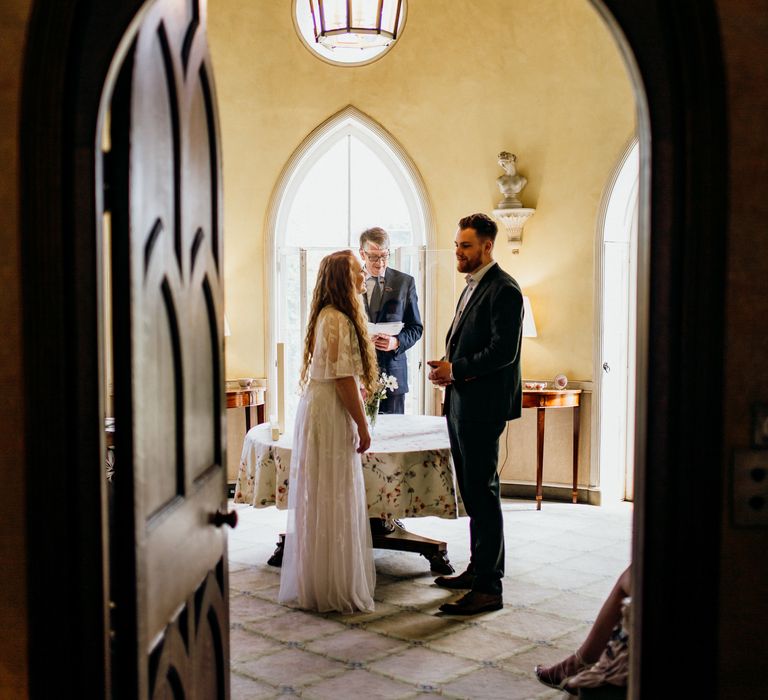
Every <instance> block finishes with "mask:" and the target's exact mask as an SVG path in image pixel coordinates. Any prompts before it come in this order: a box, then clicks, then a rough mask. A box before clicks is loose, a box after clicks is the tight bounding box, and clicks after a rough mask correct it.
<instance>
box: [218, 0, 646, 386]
mask: <svg viewBox="0 0 768 700" xmlns="http://www.w3.org/2000/svg"><path fill="white" fill-rule="evenodd" d="M291 8H292V3H291V2H289V0H281V1H280V2H253V0H210V2H209V7H208V13H209V32H210V43H211V51H212V55H213V62H214V69H215V76H216V86H217V92H218V97H219V106H220V117H221V134H222V140H223V164H224V207H225V208H224V223H225V236H224V241H225V279H226V308H227V315H228V317H229V321H230V324H231V326H232V333H233V334H232V336H231V337H230V338H228V339H227V376H228V377H230V378H233V377H238V376H263V375H265V373H266V358H267V347H266V342H267V338H266V336H267V321H266V316H265V314H266V313H267V309H268V301H267V296H268V294H269V290H267V289H265V286H264V284H265V276H266V270H265V265H266V250H265V240H266V232H265V230H264V229H265V219H266V212H267V208H268V205H269V201H270V196H271V193H272V190H273V188H274V186H275V183H276V181H277V179H278V177H279V174H280V171H281V169H282V168H283V165H284V164H285V162H286V161H287V160H288V158H289V157H290V156H291V154H292V152H293V151H294V149H296V147H297V146H298V145H299V144H300V143H301V141H302V140H303V139H304V138H305V137H306V136H307V134H308V133H309V132H310V131H312V129H314V128H315V127H316V126H317V125H318V124H320V123H322V122H323V121H325V120H326V119H327V118H328V117H330V116H331V115H333V114H335V113H336V112H338V111H339V110H340V109H342V108H344V107H345V106H346V105H348V104H352V105H354V106H355V107H357V108H358V109H360V110H362V111H363V112H365V113H366V114H368V115H369V116H371V117H372V118H373V119H375V120H377V121H378V122H379V123H380V124H382V126H384V128H386V129H387V130H388V131H389V132H390V133H391V134H392V135H393V136H394V137H395V138H396V139H397V140H398V141H399V142H400V143H401V144H402V145H403V146H404V147H405V149H406V150H407V151H408V153H409V154H410V156H411V158H412V159H413V161H414V162H415V164H416V166H417V168H418V169H419V171H420V172H421V175H422V176H423V178H424V181H425V183H426V187H427V190H428V192H429V196H430V198H431V202H432V205H433V215H434V220H435V224H436V229H437V246H438V247H439V248H445V249H452V248H453V236H454V233H455V230H456V222H457V221H458V219H459V218H460V217H461V216H464V215H466V214H468V213H471V212H474V211H486V212H489V211H490V210H491V209H492V208H493V207H494V205H495V203H496V202H497V201H498V200H499V199H500V193H499V191H498V189H497V187H496V183H495V180H496V177H498V175H500V174H501V170H500V169H499V167H498V165H497V163H496V154H497V153H498V152H499V151H501V150H505V149H506V150H511V151H512V152H514V153H516V154H517V155H518V165H519V170H520V172H521V173H522V174H523V175H525V176H526V177H527V178H528V180H529V183H528V186H527V188H526V189H525V190H524V192H523V194H522V199H523V204H524V205H525V206H532V207H535V208H536V210H537V211H536V214H535V215H534V217H533V218H532V219H531V220H530V221H529V222H528V224H527V225H526V229H525V237H524V243H523V247H522V251H521V253H520V254H519V255H512V253H511V251H510V250H509V248H508V247H507V245H506V244H505V242H504V239H503V237H502V234H501V233H500V235H499V240H498V242H497V249H496V258H497V260H498V261H499V262H500V263H501V265H502V267H504V268H505V269H506V270H508V271H509V272H510V273H511V274H512V275H513V276H514V277H516V278H517V280H518V281H519V282H520V284H521V285H522V286H523V289H524V290H525V291H526V293H527V294H528V295H529V296H530V297H531V300H532V303H533V307H534V313H535V317H536V323H537V325H538V330H539V337H538V338H536V339H528V340H526V341H525V345H524V353H523V373H524V376H526V377H541V378H548V379H549V378H551V377H553V376H554V375H555V374H556V373H557V372H565V373H566V374H567V375H568V376H569V377H570V378H572V379H580V380H590V379H592V349H593V348H592V346H593V329H592V324H593V315H594V314H593V305H594V304H593V284H594V265H593V257H594V231H595V219H596V215H597V208H598V204H599V200H600V197H601V194H602V191H603V188H604V186H605V184H606V180H607V178H608V175H609V173H610V171H611V169H612V168H613V166H614V165H615V163H616V161H617V159H618V157H619V156H620V154H621V152H622V150H623V148H624V146H625V144H626V143H627V141H628V140H629V138H630V137H631V135H632V133H633V131H634V101H633V96H632V91H631V86H630V82H629V79H628V77H627V75H626V72H625V69H624V66H623V64H622V61H621V58H620V56H619V54H618V51H617V49H616V47H615V45H614V42H613V39H612V38H611V37H610V35H609V33H608V31H607V29H606V28H605V27H604V25H603V24H602V21H601V19H600V18H599V17H598V16H597V14H596V13H595V11H594V10H593V9H592V7H591V5H590V4H589V2H588V1H587V0H540V1H539V2H535V3H531V2H523V1H522V0H496V1H491V0H488V1H486V2H482V3H473V2H450V3H447V2H440V1H439V0H416V1H412V2H410V3H409V10H408V19H407V24H406V27H405V31H404V32H403V34H402V38H401V39H400V40H399V42H398V43H397V44H396V45H395V47H394V48H393V49H392V50H391V51H390V52H389V53H388V54H387V55H385V56H384V57H383V58H382V59H380V60H379V61H376V62H375V63H372V64H370V65H367V66H362V67H354V68H350V67H338V66H332V65H329V64H327V63H325V62H323V61H321V60H320V59H318V58H316V57H314V55H312V54H311V53H310V52H309V51H308V50H307V49H306V48H305V47H304V45H303V44H302V43H301V41H300V40H299V38H298V36H297V35H296V34H295V31H294V27H293V22H292V18H291ZM450 277H451V279H449V280H440V283H441V288H443V287H444V286H446V285H445V283H446V282H448V283H449V284H447V288H449V289H452V287H451V284H452V283H453V282H454V281H455V280H454V279H453V274H452V273H451V274H450ZM458 291H459V288H458V287H456V293H458ZM454 301H455V298H454V296H453V293H452V294H446V298H443V299H441V300H440V302H441V303H440V304H439V307H438V318H437V319H436V321H435V323H436V325H437V327H438V328H439V330H440V332H439V333H436V334H435V337H436V338H440V336H442V331H443V329H445V328H447V326H448V324H449V323H450V319H451V317H452V315H453V308H454ZM437 342H438V343H439V342H440V341H437ZM432 353H434V354H436V355H437V354H442V353H441V351H440V348H432V349H431V352H430V349H428V354H432Z"/></svg>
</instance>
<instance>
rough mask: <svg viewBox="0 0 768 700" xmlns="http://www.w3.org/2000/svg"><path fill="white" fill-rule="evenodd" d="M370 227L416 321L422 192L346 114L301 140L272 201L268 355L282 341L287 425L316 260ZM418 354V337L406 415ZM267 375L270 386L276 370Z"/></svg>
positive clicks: (368, 130) (376, 134) (373, 131)
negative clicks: (403, 283) (409, 298)
mask: <svg viewBox="0 0 768 700" xmlns="http://www.w3.org/2000/svg"><path fill="white" fill-rule="evenodd" d="M371 226H381V227H382V228H384V229H385V230H386V231H387V232H388V233H389V236H390V243H391V251H392V256H391V258H390V265H391V266H392V267H393V268H395V269H398V270H401V271H403V272H407V273H408V274H410V275H413V277H415V278H416V283H417V290H418V293H419V304H420V307H421V312H422V318H425V317H426V315H427V314H426V313H425V310H426V308H427V306H426V301H427V300H426V298H425V294H426V290H425V285H424V269H425V264H424V259H425V258H424V256H425V250H426V245H427V242H428V239H429V238H431V235H432V234H431V217H430V215H429V212H428V207H427V197H426V192H425V189H424V185H423V183H422V181H421V178H420V176H419V174H418V171H417V170H416V168H415V166H414V165H413V163H412V162H411V160H410V158H409V157H408V156H407V154H406V153H405V152H404V151H403V149H402V147H401V146H400V145H399V144H398V143H397V142H396V141H395V140H394V138H393V137H392V136H391V135H390V134H388V133H387V132H386V131H385V130H384V129H383V128H382V127H381V126H380V125H378V124H377V123H376V122H374V121H373V120H372V119H370V118H369V117H367V116H366V115H364V114H363V113H362V112H360V111H359V110H357V109H355V108H354V107H347V108H346V109H344V110H342V111H341V112H340V113H338V114H337V115H335V116H334V117H332V118H331V119H329V120H328V121H327V122H325V123H324V124H322V125H321V126H319V127H318V128H317V129H315V131H313V132H312V134H310V135H309V136H308V137H307V138H306V139H305V141H304V142H303V143H302V144H301V146H300V147H299V148H298V149H297V150H296V152H295V153H294V154H293V156H292V157H291V159H290V161H289V162H288V164H287V165H286V167H285V169H284V171H283V174H282V176H281V178H280V182H279V183H278V186H277V187H276V189H275V194H274V195H273V201H272V207H271V211H270V233H271V234H272V241H271V246H270V251H269V253H270V265H269V268H270V272H271V280H270V282H269V283H270V285H271V290H272V294H271V308H270V319H271V323H270V331H271V332H270V345H269V353H270V357H271V358H272V359H274V358H275V357H276V343H279V342H282V343H284V348H285V350H284V352H285V360H284V376H285V402H286V404H285V407H286V418H287V420H291V419H292V417H293V414H294V412H295V409H296V406H297V405H298V394H297V391H296V389H297V382H298V376H299V370H300V367H301V359H302V353H303V339H304V332H305V328H306V322H307V315H308V312H309V305H310V302H311V297H312V291H313V289H314V284H315V279H316V276H317V269H318V266H319V263H320V260H321V259H322V258H323V256H325V255H327V254H328V253H330V252H332V251H334V250H340V249H343V248H349V249H351V250H354V251H357V250H358V247H359V236H360V233H362V231H363V230H365V229H366V228H369V227H371ZM425 325H426V324H425ZM423 347H424V339H422V341H420V342H419V343H417V345H416V346H414V347H413V348H412V349H411V350H409V352H408V365H409V367H408V370H409V371H408V373H409V387H410V391H409V394H408V396H407V400H406V412H407V413H422V412H423V410H424V387H423V383H424V377H423V372H422V368H423V366H424V364H423V359H424V358H423ZM270 364H271V365H272V366H274V364H275V363H274V362H271V363H270ZM271 375H272V376H271V380H272V381H271V386H273V387H274V386H276V379H277V372H276V368H275V369H273V371H272V372H271ZM271 393H272V396H273V398H275V392H271ZM274 406H275V404H271V408H270V411H272V412H274Z"/></svg>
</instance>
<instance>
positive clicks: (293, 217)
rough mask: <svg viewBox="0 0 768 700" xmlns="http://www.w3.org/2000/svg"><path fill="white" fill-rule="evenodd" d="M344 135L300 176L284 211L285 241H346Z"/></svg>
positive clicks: (343, 244) (299, 243) (327, 243)
mask: <svg viewBox="0 0 768 700" xmlns="http://www.w3.org/2000/svg"><path fill="white" fill-rule="evenodd" d="M348 172H349V168H348V162H347V139H346V138H344V139H341V140H339V141H338V142H337V143H335V144H334V145H333V146H332V147H331V148H330V149H329V150H328V152H327V153H324V154H323V155H322V156H320V158H319V159H318V160H317V162H316V163H315V164H314V165H313V166H312V168H311V169H310V170H309V172H307V174H306V175H305V176H304V179H303V181H302V183H301V185H300V187H299V189H298V191H297V192H296V196H295V197H294V199H293V202H292V203H291V208H290V210H289V212H288V222H287V227H286V240H285V243H286V245H289V246H301V247H311V246H338V247H339V248H344V247H346V245H347V201H348V196H347V195H348V190H347V178H348Z"/></svg>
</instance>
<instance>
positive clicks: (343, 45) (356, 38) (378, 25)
mask: <svg viewBox="0 0 768 700" xmlns="http://www.w3.org/2000/svg"><path fill="white" fill-rule="evenodd" d="M308 2H309V9H310V10H311V11H312V22H313V24H314V32H315V41H317V42H319V43H320V44H323V46H326V47H328V48H329V49H364V48H370V47H375V46H387V45H388V44H391V43H392V42H393V41H395V40H396V39H397V37H398V33H399V29H400V23H401V22H400V19H401V11H402V5H403V2H404V0H308Z"/></svg>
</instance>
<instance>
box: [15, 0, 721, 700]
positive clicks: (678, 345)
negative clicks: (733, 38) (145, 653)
mask: <svg viewBox="0 0 768 700" xmlns="http://www.w3.org/2000/svg"><path fill="white" fill-rule="evenodd" d="M592 1H593V4H594V5H595V7H596V9H597V10H598V11H600V12H602V13H603V14H604V15H605V16H607V15H608V13H610V14H611V15H612V17H613V20H610V21H609V26H610V27H611V29H612V31H613V32H614V34H616V33H617V32H618V31H619V30H618V27H621V30H620V31H621V32H623V37H624V38H625V40H626V41H625V44H626V45H628V46H629V47H631V51H632V54H633V59H634V61H635V63H636V66H637V69H638V72H639V75H640V76H642V81H643V88H644V91H645V92H644V95H643V94H642V90H638V100H639V101H640V102H644V103H646V104H647V112H646V116H647V123H646V124H640V125H639V126H640V128H641V129H643V128H646V129H647V130H648V133H650V134H651V135H652V138H651V140H650V152H649V154H646V155H650V163H651V165H650V167H651V168H652V176H651V177H650V190H649V196H650V201H651V202H652V206H651V208H650V220H649V227H648V230H650V232H651V236H650V241H649V242H648V243H647V245H645V246H642V245H641V250H640V260H639V264H640V266H641V267H642V266H644V269H646V270H647V271H648V272H649V278H648V289H647V296H646V299H645V301H646V303H647V306H646V308H650V309H653V313H651V314H649V315H648V318H647V329H648V330H647V333H646V334H645V338H641V339H639V341H640V347H639V348H638V365H640V376H641V378H642V377H644V379H643V380H642V383H639V384H638V387H639V389H641V390H639V391H638V394H642V398H643V399H644V401H642V403H641V404H640V406H639V408H640V410H639V411H638V415H637V421H638V423H637V424H638V435H639V436H641V437H640V439H639V440H638V461H637V467H636V472H637V473H636V505H635V533H634V561H635V565H634V566H635V568H634V574H635V590H634V600H635V607H634V611H635V620H636V629H635V634H634V639H633V677H632V685H633V696H634V697H636V698H637V697H661V696H662V695H673V694H674V693H675V691H678V690H680V689H679V688H677V687H675V684H676V683H680V684H682V683H686V684H687V683H688V682H689V679H688V677H687V676H688V674H669V673H666V671H667V670H668V668H669V663H670V661H669V660H670V659H674V660H675V667H676V668H683V669H691V668H695V669H696V670H697V671H696V677H697V686H698V687H699V688H701V689H713V688H715V687H716V680H717V642H718V577H717V576H716V575H713V572H717V571H718V570H719V566H720V553H719V544H718V543H719V537H720V529H721V517H720V511H721V501H720V492H721V489H720V486H721V484H722V481H723V475H722V467H721V458H720V455H721V442H722V435H721V421H720V418H721V414H722V375H723V351H722V346H723V342H722V339H723V334H724V317H723V316H724V312H723V309H724V287H725V271H724V257H725V256H724V251H725V240H724V232H725V231H726V227H725V225H726V216H727V214H726V211H727V207H726V206H724V197H725V193H724V190H723V188H722V177H723V175H722V173H723V172H726V171H727V133H726V123H725V105H726V102H725V90H724V86H723V65H722V56H721V50H720V36H719V29H718V24H717V15H716V11H715V6H714V3H713V1H712V0H706V1H705V0H683V1H681V2H679V3H665V2H661V0H658V1H657V2H649V1H648V0H602V2H601V1H600V0H592ZM142 4H143V2H142V0H123V2H121V3H97V2H90V1H88V0H59V1H58V2H55V3H50V2H42V1H38V2H36V3H35V6H34V7H33V11H32V16H31V18H30V22H29V27H28V41H27V47H26V54H25V70H24V84H23V87H22V118H21V143H20V152H21V216H22V231H23V234H22V289H23V301H24V319H23V327H24V333H23V344H24V356H23V364H24V368H25V375H24V382H25V388H26V392H27V394H28V395H29V396H30V397H43V396H44V397H46V402H45V403H42V402H38V401H37V400H30V401H29V402H28V408H27V415H26V419H27V420H26V424H27V425H28V426H29V428H28V433H27V435H26V436H25V441H26V445H27V450H28V458H27V463H26V465H25V469H24V473H23V478H24V480H25V483H26V491H27V494H28V495H27V502H26V520H25V523H24V526H25V527H26V528H27V534H28V542H29V553H28V554H29V576H28V580H29V591H28V593H29V611H30V612H29V630H30V657H29V658H30V669H29V678H30V685H31V693H32V696H33V697H44V696H47V695H48V694H50V692H49V691H51V689H56V690H58V689H61V688H62V687H63V686H66V687H69V688H71V689H72V690H73V691H74V692H75V694H78V695H79V696H81V697H108V694H109V666H108V664H109V654H108V643H107V641H106V640H107V631H108V629H109V619H108V617H109V612H108V605H107V602H108V601H107V588H106V574H105V570H106V537H105V535H106V533H105V528H104V525H103V523H104V513H105V507H104V503H105V493H104V479H103V457H102V454H103V444H102V443H103V438H102V432H103V431H102V430H101V427H100V425H99V420H100V415H101V401H102V398H101V397H102V395H103V392H102V390H101V386H100V381H101V380H100V377H101V376H102V375H101V367H100V357H101V348H100V341H99V338H100V329H99V323H100V321H99V313H98V310H99V303H98V299H99V289H100V280H99V268H100V266H99V257H100V248H99V243H98V239H97V235H96V222H95V217H94V212H95V211H96V183H97V182H98V173H97V172H96V166H95V163H96V158H95V149H96V133H97V117H98V114H99V102H100V99H101V95H102V91H103V88H104V85H105V84H106V81H107V80H108V76H109V68H110V65H111V64H112V61H113V58H114V57H115V54H116V52H117V51H118V47H119V46H120V41H121V38H122V37H123V35H124V34H125V32H126V31H127V30H128V28H129V27H130V25H131V22H132V21H133V20H134V18H135V17H136V15H137V13H138V12H139V10H140V9H141V6H142ZM641 116H642V115H641ZM642 157H643V156H642V154H641V158H642ZM643 167H645V168H646V169H647V168H648V167H649V163H648V161H647V160H646V161H645V163H641V168H643ZM641 235H642V234H641ZM96 378H99V379H96ZM643 386H644V387H645V390H644V391H642V387H643ZM683 397H684V400H682V399H683ZM52 406H53V409H52V408H51V407H52ZM43 411H45V413H44V414H43ZM644 601H653V602H652V604H650V603H649V604H647V605H646V604H645V603H644ZM683 632H684V640H685V642H684V643H681V641H680V635H681V634H682V633H683ZM662 689H663V690H664V691H666V692H665V693H662ZM687 689H688V688H687V687H686V690H687ZM115 695H119V692H116V693H115Z"/></svg>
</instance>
